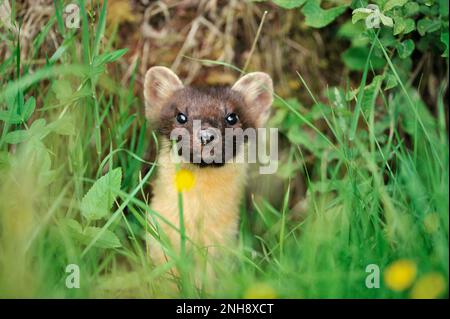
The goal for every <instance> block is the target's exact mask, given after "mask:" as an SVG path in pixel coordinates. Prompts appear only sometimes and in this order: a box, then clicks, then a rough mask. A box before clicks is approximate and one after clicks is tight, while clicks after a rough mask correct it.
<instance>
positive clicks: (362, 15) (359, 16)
mask: <svg viewBox="0 0 450 319" xmlns="http://www.w3.org/2000/svg"><path fill="white" fill-rule="evenodd" d="M371 13H372V10H370V9H367V8H358V9H355V10H353V12H352V22H353V23H356V22H358V21H360V20H364V19H366V18H367V17H368V16H369V15H370V14H371Z"/></svg>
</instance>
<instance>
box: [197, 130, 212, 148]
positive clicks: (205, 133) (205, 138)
mask: <svg viewBox="0 0 450 319" xmlns="http://www.w3.org/2000/svg"><path fill="white" fill-rule="evenodd" d="M198 137H199V139H200V141H201V143H202V144H203V145H206V144H208V143H209V142H211V141H212V140H214V132H213V131H212V130H211V129H202V130H200V131H198Z"/></svg>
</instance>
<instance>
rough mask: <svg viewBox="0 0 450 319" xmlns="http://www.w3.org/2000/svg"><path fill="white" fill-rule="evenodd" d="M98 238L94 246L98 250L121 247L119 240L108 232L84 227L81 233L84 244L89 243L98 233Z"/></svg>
mask: <svg viewBox="0 0 450 319" xmlns="http://www.w3.org/2000/svg"><path fill="white" fill-rule="evenodd" d="M100 232H101V233H102V234H101V235H100V238H99V239H98V240H97V241H96V242H95V244H94V246H95V247H98V248H105V249H108V248H118V247H121V246H122V244H121V243H120V240H119V238H117V236H116V235H115V234H114V233H113V232H112V231H110V230H108V229H102V228H101V227H86V228H85V229H84V231H83V235H84V237H85V242H84V243H85V244H88V243H90V242H91V241H92V240H93V239H94V238H95V237H96V236H97V235H98V234H99V233H100Z"/></svg>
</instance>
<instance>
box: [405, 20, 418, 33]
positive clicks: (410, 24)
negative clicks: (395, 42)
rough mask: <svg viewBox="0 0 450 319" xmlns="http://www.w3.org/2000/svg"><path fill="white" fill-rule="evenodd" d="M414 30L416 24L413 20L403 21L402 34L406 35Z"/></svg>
mask: <svg viewBox="0 0 450 319" xmlns="http://www.w3.org/2000/svg"><path fill="white" fill-rule="evenodd" d="M415 29H416V22H415V21H414V19H411V18H408V19H406V20H405V30H403V34H408V33H410V32H412V31H414V30H415Z"/></svg>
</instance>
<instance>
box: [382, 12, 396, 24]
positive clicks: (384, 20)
mask: <svg viewBox="0 0 450 319" xmlns="http://www.w3.org/2000/svg"><path fill="white" fill-rule="evenodd" d="M380 19H381V22H382V23H383V24H384V25H385V26H387V27H391V28H392V27H393V26H394V21H393V20H392V18H390V17H388V16H385V15H384V14H382V13H381V14H380Z"/></svg>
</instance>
